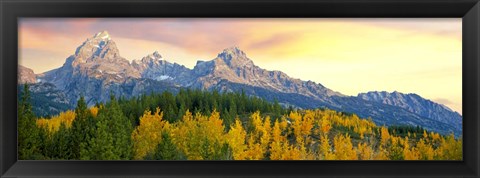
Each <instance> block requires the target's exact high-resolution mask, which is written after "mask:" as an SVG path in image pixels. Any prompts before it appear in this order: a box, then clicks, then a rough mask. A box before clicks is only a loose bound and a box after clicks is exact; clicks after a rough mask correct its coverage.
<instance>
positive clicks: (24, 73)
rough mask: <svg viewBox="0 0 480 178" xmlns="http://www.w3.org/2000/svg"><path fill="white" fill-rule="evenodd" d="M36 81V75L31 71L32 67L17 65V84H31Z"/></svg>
mask: <svg viewBox="0 0 480 178" xmlns="http://www.w3.org/2000/svg"><path fill="white" fill-rule="evenodd" d="M36 81H37V76H36V75H35V73H33V70H32V69H29V68H26V67H24V66H21V65H18V80H17V82H18V84H24V83H27V84H31V83H35V82H36Z"/></svg>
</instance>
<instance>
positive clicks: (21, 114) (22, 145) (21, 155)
mask: <svg viewBox="0 0 480 178" xmlns="http://www.w3.org/2000/svg"><path fill="white" fill-rule="evenodd" d="M39 131H40V130H39V129H38V128H37V126H36V121H35V114H34V113H33V109H32V105H31V103H30V90H29V86H28V84H24V87H23V90H22V91H21V99H20V101H19V103H18V159H20V160H27V159H34V157H35V156H36V155H39V154H40V150H39V143H40V142H41V141H40V138H39Z"/></svg>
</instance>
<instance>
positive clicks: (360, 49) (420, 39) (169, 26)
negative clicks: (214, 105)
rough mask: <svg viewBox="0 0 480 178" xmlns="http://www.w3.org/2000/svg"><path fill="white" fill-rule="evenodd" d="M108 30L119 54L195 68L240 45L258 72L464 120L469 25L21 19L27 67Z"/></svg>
mask: <svg viewBox="0 0 480 178" xmlns="http://www.w3.org/2000/svg"><path fill="white" fill-rule="evenodd" d="M104 30H106V31H108V32H109V34H110V36H111V38H112V40H113V41H115V42H116V44H117V47H118V49H119V51H120V55H121V56H122V57H125V58H126V59H128V60H133V59H141V58H142V57H143V56H147V55H148V54H151V53H153V52H154V51H158V52H159V53H160V54H161V55H162V56H163V58H164V59H166V60H168V61H171V62H177V63H179V64H183V65H185V66H186V67H188V68H193V66H194V65H195V64H196V62H197V61H198V60H211V59H213V58H215V57H216V56H217V54H218V53H220V52H221V51H222V50H223V49H225V48H228V47H232V46H237V47H239V48H240V49H241V50H243V51H244V52H245V53H246V54H247V57H249V58H250V59H252V60H253V62H254V63H255V65H257V66H259V67H261V68H264V69H268V70H279V71H282V72H285V73H286V74H288V75H289V76H290V77H293V78H299V79H302V80H311V81H314V82H317V83H321V84H322V85H324V86H325V87H327V88H330V89H332V90H334V91H338V92H341V93H343V94H345V95H352V96H356V95H357V94H358V93H362V92H368V91H388V92H393V91H398V92H402V93H416V94H419V95H420V96H422V97H424V98H427V99H430V100H432V101H435V102H438V103H441V104H444V105H446V106H448V107H449V108H451V109H452V110H454V111H457V112H459V113H460V114H461V113H462V20H461V18H425V19H419V18H415V19H399V18H396V19H388V18H369V19H362V18H355V19H348V18H305V19H298V18H283V19H282V18H270V19H269V18H254V19H248V18H22V19H20V20H19V64H20V65H23V66H25V67H28V68H31V69H33V70H34V72H35V73H37V74H38V73H43V72H45V71H48V70H51V69H55V68H58V67H60V66H62V65H63V63H64V62H65V59H66V58H67V57H68V56H70V55H72V54H74V52H75V49H76V48H77V47H78V46H79V45H81V44H82V43H83V42H84V41H85V40H86V39H87V38H90V37H92V36H93V35H95V34H96V33H98V32H100V31H104Z"/></svg>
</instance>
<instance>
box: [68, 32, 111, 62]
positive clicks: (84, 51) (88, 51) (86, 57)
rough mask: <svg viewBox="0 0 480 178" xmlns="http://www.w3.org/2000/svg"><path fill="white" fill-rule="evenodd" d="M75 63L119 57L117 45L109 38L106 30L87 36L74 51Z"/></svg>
mask: <svg viewBox="0 0 480 178" xmlns="http://www.w3.org/2000/svg"><path fill="white" fill-rule="evenodd" d="M75 56H76V58H77V60H76V61H77V63H83V62H89V61H92V60H94V59H97V58H101V59H113V58H118V57H120V52H119V50H118V48H117V45H116V44H115V42H114V41H113V40H111V37H110V34H109V33H108V32H107V31H102V32H99V33H97V34H95V35H94V36H93V37H91V38H88V39H87V40H86V41H85V42H83V44H81V45H80V46H79V47H78V48H77V50H76V51H75Z"/></svg>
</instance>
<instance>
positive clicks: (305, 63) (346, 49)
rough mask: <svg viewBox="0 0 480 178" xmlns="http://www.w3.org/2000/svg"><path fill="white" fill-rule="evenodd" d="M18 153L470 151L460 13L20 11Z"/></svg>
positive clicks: (403, 154)
mask: <svg viewBox="0 0 480 178" xmlns="http://www.w3.org/2000/svg"><path fill="white" fill-rule="evenodd" d="M18 30H19V31H18V49H19V51H18V57H19V58H18V80H17V81H18V82H17V98H18V101H17V105H18V107H17V113H18V117H17V121H18V137H17V138H18V159H19V160H159V161H165V160H166V161H170V160H268V161H276V160H319V161H323V160H355V161H364V160H365V161H366V160H408V161H412V160H462V159H463V153H462V150H463V149H462V148H463V141H462V136H463V135H462V19H461V18H415V19H402V18H395V19H389V18H366V19H363V18H354V19H353V18H352V19H349V18H305V19H302V18H20V19H19V20H18Z"/></svg>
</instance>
